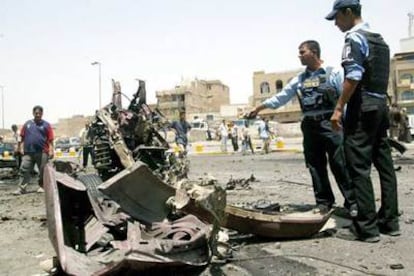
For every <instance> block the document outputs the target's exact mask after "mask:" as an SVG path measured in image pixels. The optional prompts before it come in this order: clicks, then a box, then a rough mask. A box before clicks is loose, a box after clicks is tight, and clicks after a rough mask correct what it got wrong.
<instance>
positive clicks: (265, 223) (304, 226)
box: [222, 206, 331, 238]
mask: <svg viewBox="0 0 414 276" xmlns="http://www.w3.org/2000/svg"><path fill="white" fill-rule="evenodd" d="M330 215H331V213H327V214H325V215H321V214H319V213H313V212H312V211H309V212H298V213H290V214H283V213H274V214H264V213H261V212H258V211H252V210H246V209H243V208H239V207H235V206H226V209H225V218H224V220H223V224H222V226H223V227H226V228H230V229H234V230H237V231H239V232H241V233H251V234H256V235H258V236H263V237H269V238H305V237H310V236H312V235H314V234H316V233H317V232H318V231H319V230H320V229H321V228H322V227H323V225H324V224H325V223H326V222H327V220H328V219H329V217H330Z"/></svg>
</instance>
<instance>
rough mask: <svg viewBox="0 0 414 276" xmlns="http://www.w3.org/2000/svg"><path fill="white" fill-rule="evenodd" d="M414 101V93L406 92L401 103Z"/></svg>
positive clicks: (402, 94)
mask: <svg viewBox="0 0 414 276" xmlns="http://www.w3.org/2000/svg"><path fill="white" fill-rule="evenodd" d="M411 100H414V91H404V92H402V93H401V101H411Z"/></svg>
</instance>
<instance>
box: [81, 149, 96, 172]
mask: <svg viewBox="0 0 414 276" xmlns="http://www.w3.org/2000/svg"><path fill="white" fill-rule="evenodd" d="M89 155H90V156H91V160H92V163H93V160H94V155H93V147H91V146H84V147H83V149H82V165H83V167H84V168H86V166H88V159H89Z"/></svg>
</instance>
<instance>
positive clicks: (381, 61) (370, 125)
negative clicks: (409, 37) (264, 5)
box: [326, 0, 400, 242]
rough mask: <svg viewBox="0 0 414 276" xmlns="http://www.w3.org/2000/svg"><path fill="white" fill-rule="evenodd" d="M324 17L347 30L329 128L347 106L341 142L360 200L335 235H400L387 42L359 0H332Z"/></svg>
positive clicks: (370, 237)
mask: <svg viewBox="0 0 414 276" xmlns="http://www.w3.org/2000/svg"><path fill="white" fill-rule="evenodd" d="M326 19H327V20H335V25H336V26H338V28H339V29H340V30H341V31H342V32H346V34H345V45H344V48H343V51H342V66H343V68H344V72H345V80H344V83H343V92H342V94H341V95H340V97H339V99H338V101H337V104H336V107H335V111H334V114H333V115H332V117H331V122H332V127H333V129H335V130H338V131H339V130H341V128H342V116H343V110H344V106H345V105H347V109H346V116H345V122H344V135H345V136H344V137H345V138H344V139H345V141H344V146H345V155H346V160H347V166H348V171H349V173H350V177H351V180H352V183H353V184H354V186H355V196H356V202H357V204H358V216H357V217H356V218H355V219H354V220H353V224H352V226H351V228H349V229H340V230H341V231H339V232H338V234H337V236H338V237H339V238H343V239H347V240H360V241H364V242H378V241H379V240H380V233H383V234H387V235H391V236H397V235H400V228H399V222H398V197H397V179H396V176H395V171H394V164H393V161H392V157H391V149H390V146H389V144H388V139H387V138H388V136H387V130H388V128H389V114H388V106H387V88H388V78H389V69H390V52H389V47H388V45H387V44H386V43H385V41H384V39H383V38H382V36H381V35H380V34H379V33H376V32H374V31H372V30H371V29H370V27H369V25H368V24H367V23H365V22H363V20H362V17H361V5H360V2H359V0H336V1H335V3H334V5H333V9H332V11H331V12H330V13H329V14H328V15H327V16H326ZM372 164H374V166H375V167H376V169H377V171H378V173H379V178H380V185H381V207H380V209H379V211H378V213H377V211H376V206H375V198H376V197H375V195H374V190H373V186H372V182H371V176H370V174H371V167H372Z"/></svg>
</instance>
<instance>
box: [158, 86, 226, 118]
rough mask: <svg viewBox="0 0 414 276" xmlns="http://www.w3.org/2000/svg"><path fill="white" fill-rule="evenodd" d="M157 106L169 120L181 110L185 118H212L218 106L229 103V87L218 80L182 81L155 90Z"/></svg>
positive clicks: (218, 110)
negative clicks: (171, 87)
mask: <svg viewBox="0 0 414 276" xmlns="http://www.w3.org/2000/svg"><path fill="white" fill-rule="evenodd" d="M155 95H156V97H157V107H158V109H159V110H160V111H161V112H162V113H163V114H164V115H165V116H166V117H167V118H168V119H170V120H174V119H178V115H179V112H180V111H181V110H183V111H185V112H186V117H187V120H191V119H194V118H196V117H197V118H200V116H202V115H204V116H205V117H206V118H200V119H206V120H213V119H214V117H215V114H219V113H220V106H222V105H228V104H230V92H229V87H228V86H227V85H225V84H223V83H221V81H219V80H208V81H207V80H198V79H194V80H190V81H183V82H182V83H181V84H180V85H177V86H176V87H175V88H174V89H168V90H162V91H156V93H155Z"/></svg>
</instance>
